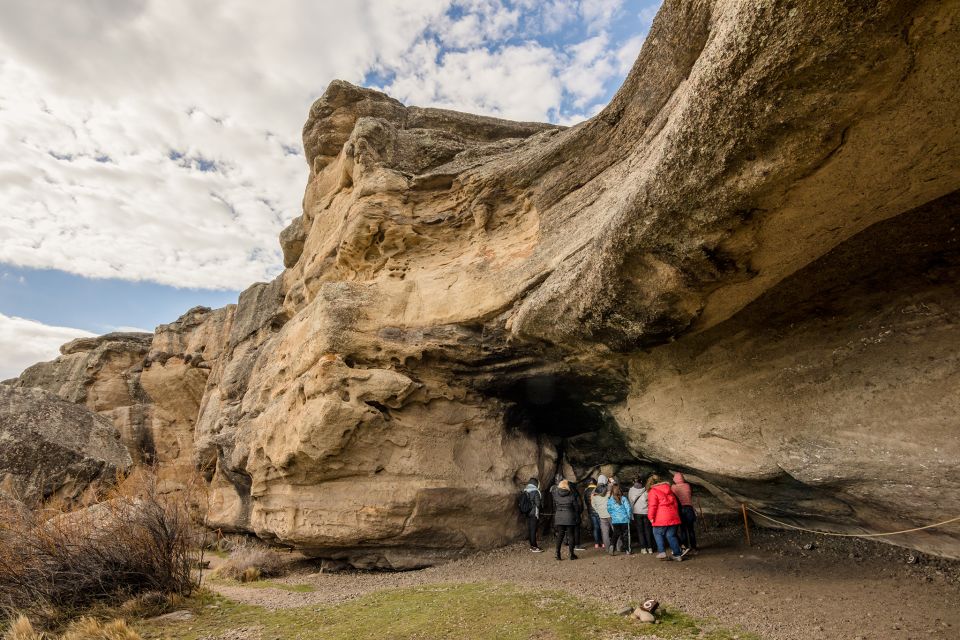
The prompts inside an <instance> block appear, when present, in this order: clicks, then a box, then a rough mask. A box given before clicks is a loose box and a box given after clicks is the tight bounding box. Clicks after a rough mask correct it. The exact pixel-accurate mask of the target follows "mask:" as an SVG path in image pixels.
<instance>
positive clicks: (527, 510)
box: [517, 489, 533, 516]
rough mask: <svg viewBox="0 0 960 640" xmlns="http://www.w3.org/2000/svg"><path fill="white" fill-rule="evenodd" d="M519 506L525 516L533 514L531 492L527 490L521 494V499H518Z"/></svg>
mask: <svg viewBox="0 0 960 640" xmlns="http://www.w3.org/2000/svg"><path fill="white" fill-rule="evenodd" d="M517 506H518V507H519V508H520V513H522V514H523V515H525V516H526V515H530V514H531V513H533V500H531V499H530V492H529V491H527V490H526V489H524V490H523V491H521V492H520V497H519V498H517Z"/></svg>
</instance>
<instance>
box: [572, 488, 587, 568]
mask: <svg viewBox="0 0 960 640" xmlns="http://www.w3.org/2000/svg"><path fill="white" fill-rule="evenodd" d="M570 491H571V492H572V493H573V497H574V499H575V506H576V512H577V515H576V520H577V521H576V524H575V525H574V527H573V550H574V551H586V549H584V548H583V546H581V540H580V537H581V536H582V535H583V496H581V495H580V491H579V489H577V483H576V482H571V483H570Z"/></svg>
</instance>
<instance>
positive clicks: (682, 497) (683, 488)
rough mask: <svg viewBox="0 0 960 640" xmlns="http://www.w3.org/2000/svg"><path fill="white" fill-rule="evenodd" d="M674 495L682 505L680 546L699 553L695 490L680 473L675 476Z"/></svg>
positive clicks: (693, 552) (672, 488) (672, 489)
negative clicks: (694, 502)
mask: <svg viewBox="0 0 960 640" xmlns="http://www.w3.org/2000/svg"><path fill="white" fill-rule="evenodd" d="M670 489H671V491H673V495H675V496H676V497H677V502H679V503H680V546H684V547H686V548H687V549H689V550H690V553H692V554H694V555H696V553H697V532H696V526H695V525H696V522H697V512H696V510H695V509H694V508H693V488H692V487H691V486H690V483H688V482H687V480H686V479H685V478H684V477H683V474H682V473H680V472H679V471H677V472H675V473H674V474H673V486H672V487H670Z"/></svg>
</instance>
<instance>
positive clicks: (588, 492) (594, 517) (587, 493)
mask: <svg viewBox="0 0 960 640" xmlns="http://www.w3.org/2000/svg"><path fill="white" fill-rule="evenodd" d="M596 490H597V481H596V480H594V479H593V478H590V479H588V480H587V488H586V489H584V490H583V502H584V504H586V505H587V517H589V518H590V530H591V531H592V532H593V548H594V549H599V548H600V542H601V540H602V538H601V537H600V515H599V514H598V513H597V512H596V511H595V510H594V508H593V501H592V500H591V498H593V493H594V492H595V491H596Z"/></svg>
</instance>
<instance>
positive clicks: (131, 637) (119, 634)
mask: <svg viewBox="0 0 960 640" xmlns="http://www.w3.org/2000/svg"><path fill="white" fill-rule="evenodd" d="M3 640H141V638H140V634H138V633H137V632H136V631H134V630H133V629H131V628H130V627H129V626H127V623H126V622H125V621H123V620H113V621H111V622H106V623H104V622H100V621H99V620H95V619H93V618H80V619H79V620H77V621H76V622H73V623H71V624H70V626H69V627H67V629H66V631H64V633H63V635H61V636H53V635H48V634H45V633H39V632H37V631H36V630H35V629H34V628H33V625H32V624H30V620H28V619H27V617H26V616H20V617H18V618H17V619H16V621H15V622H14V623H13V625H11V627H10V628H9V629H8V630H7V632H6V633H5V634H4V636H3Z"/></svg>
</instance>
